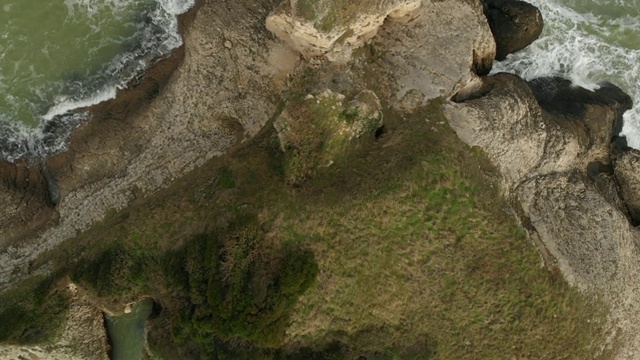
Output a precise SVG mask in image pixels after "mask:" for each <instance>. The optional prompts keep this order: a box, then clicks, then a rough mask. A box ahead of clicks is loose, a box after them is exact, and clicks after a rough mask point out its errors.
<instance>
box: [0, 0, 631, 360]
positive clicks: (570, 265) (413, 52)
mask: <svg viewBox="0 0 640 360" xmlns="http://www.w3.org/2000/svg"><path fill="white" fill-rule="evenodd" d="M376 4H377V5H375V6H368V5H370V2H366V1H349V2H347V1H328V0H321V1H308V0H297V1H295V0H291V1H284V2H282V3H281V2H279V1H276V0H260V1H255V0H252V1H237V0H236V1H217V2H214V1H201V2H200V4H199V5H198V6H197V13H196V12H195V10H194V12H192V13H191V14H190V15H188V17H187V18H186V19H185V23H189V24H190V25H189V26H188V27H186V28H185V31H184V35H185V46H184V48H182V49H181V50H179V51H178V52H176V53H175V54H174V55H173V57H172V58H170V59H168V60H167V61H165V62H163V63H162V64H164V65H160V67H156V70H155V71H157V73H156V72H154V70H152V71H151V72H150V74H148V75H147V77H146V79H145V80H144V81H143V82H142V83H141V84H137V85H135V86H132V89H131V90H130V91H129V92H127V93H125V94H122V95H121V96H119V97H118V99H116V100H115V101H114V102H110V103H107V104H102V105H99V106H97V107H95V108H94V109H93V112H94V119H93V120H92V121H91V122H89V123H88V124H86V125H85V126H84V127H82V128H81V129H79V130H78V131H77V133H76V134H75V135H74V138H73V140H72V143H71V144H70V150H69V151H68V152H66V153H64V154H60V155H58V156H55V157H53V158H51V159H48V161H47V165H48V169H49V172H50V175H51V176H52V177H53V178H55V179H56V181H57V183H58V185H59V189H60V194H61V199H60V202H59V204H58V205H57V206H56V207H55V208H54V207H52V206H50V205H48V204H47V197H46V192H45V190H46V188H47V184H46V181H45V180H44V177H43V176H42V173H41V172H42V170H40V169H39V168H38V167H31V168H29V167H27V164H24V163H19V164H2V165H1V166H0V173H1V174H2V175H3V180H4V181H3V183H2V184H1V185H0V186H2V191H0V201H1V202H2V204H3V205H2V207H0V225H1V226H2V229H3V231H2V233H1V234H0V245H2V251H1V252H0V264H1V268H0V289H6V288H8V287H10V286H12V285H14V284H16V283H17V282H19V281H20V280H22V279H24V278H25V277H28V276H30V275H33V274H35V273H42V272H46V271H48V270H49V268H48V267H47V262H46V261H39V262H37V263H36V262H35V260H36V259H38V257H39V256H42V255H43V254H46V252H47V251H50V250H53V249H55V248H56V247H58V246H59V245H60V244H62V243H63V242H64V241H65V240H67V239H69V238H72V237H74V236H75V235H76V234H78V233H80V232H83V231H86V230H87V229H89V228H91V226H93V225H94V224H95V223H97V222H99V221H101V220H102V219H104V218H105V216H106V215H107V214H108V212H110V211H118V210H122V209H124V208H126V207H127V206H129V205H131V204H133V203H135V202H136V201H137V200H138V199H140V198H143V197H147V196H150V195H152V194H153V193H154V192H157V191H159V190H161V189H163V188H166V187H167V186H169V185H170V184H171V183H172V182H173V181H174V180H175V179H177V178H179V177H181V176H183V175H184V174H185V173H187V172H189V171H190V170H192V169H195V168H197V167H199V166H201V165H202V164H204V163H205V162H206V161H207V160H209V159H211V158H213V157H216V156H220V155H222V154H224V153H225V152H227V151H229V149H232V148H233V146H235V145H237V144H241V143H242V142H243V141H245V140H246V139H249V138H251V137H253V136H254V135H256V134H257V133H258V132H259V131H260V129H261V128H263V127H264V126H265V125H266V124H268V123H269V120H270V119H271V118H275V117H276V115H280V118H279V120H277V121H276V122H275V126H276V127H277V128H278V130H279V131H280V132H281V134H280V135H281V140H282V141H283V144H284V143H287V144H291V143H292V140H291V139H290V138H287V134H286V129H288V128H290V127H291V126H295V125H296V124H295V123H296V119H295V118H294V117H293V116H288V117H287V114H288V112H287V111H285V112H284V114H280V111H279V110H278V104H279V103H280V102H281V101H283V99H285V100H286V96H283V95H282V94H283V90H285V89H287V87H288V86H289V85H290V84H289V83H288V82H287V79H288V74H289V73H290V72H292V71H294V69H295V67H296V65H297V64H298V63H299V62H300V61H301V60H300V58H299V55H301V56H302V57H303V58H306V59H307V60H302V61H304V64H305V65H310V66H316V67H318V68H322V69H331V71H333V72H334V73H337V72H340V71H343V72H344V73H343V74H342V75H341V78H340V79H336V78H334V79H336V81H335V83H334V84H333V85H330V84H324V85H326V86H320V85H321V84H322V83H332V81H328V80H326V79H316V82H317V83H319V84H317V87H316V88H315V89H314V90H318V89H320V88H327V87H328V88H331V87H332V86H333V87H336V89H335V91H336V93H337V91H338V90H340V91H342V90H345V91H343V92H345V93H347V92H352V93H354V94H353V95H354V96H355V95H357V94H358V93H360V94H362V93H363V91H365V92H366V91H367V90H366V89H363V88H366V84H367V81H371V80H372V79H371V78H369V79H367V81H364V80H362V79H359V80H358V79H357V76H352V74H351V75H350V74H348V73H347V72H346V70H345V69H346V68H344V67H340V66H343V65H344V64H345V63H347V62H350V61H351V62H355V64H353V63H352V64H351V65H353V66H356V67H358V66H359V67H361V68H365V67H367V66H369V65H368V64H371V63H373V64H374V65H371V66H372V68H373V69H375V72H373V73H369V75H370V76H375V81H376V82H377V83H378V84H379V86H378V88H379V90H378V91H377V93H376V94H374V96H375V97H376V106H379V105H377V102H378V99H377V98H378V97H380V98H381V100H382V102H384V103H387V104H390V105H391V107H393V108H394V110H395V111H398V112H399V113H400V114H401V115H402V114H410V113H412V112H414V111H416V109H419V108H420V107H422V106H423V105H425V104H427V103H428V102H429V100H432V99H434V98H444V99H445V100H446V105H444V112H445V114H446V116H447V119H448V121H449V123H450V126H451V127H452V128H453V129H454V130H455V131H456V132H457V134H458V136H459V137H460V139H462V140H463V141H464V142H465V143H467V144H468V145H469V146H471V147H479V148H480V149H482V150H483V151H484V152H485V153H486V154H487V155H488V156H489V157H490V158H491V160H492V161H493V162H494V163H495V165H496V166H497V167H498V168H499V170H500V173H501V175H502V178H501V183H502V188H503V193H504V195H505V197H507V198H508V199H509V200H510V202H511V204H512V207H513V209H514V213H515V214H516V215H517V216H518V217H519V219H520V221H521V222H522V224H523V226H524V227H525V228H526V229H527V231H528V233H529V235H530V237H531V239H532V240H533V241H534V242H535V243H536V244H537V245H538V247H539V249H540V252H541V253H542V255H543V257H544V258H545V261H546V263H547V265H548V266H549V267H550V268H551V269H557V270H558V271H559V272H560V273H562V275H563V276H564V277H565V278H566V279H567V280H568V281H569V282H570V283H571V284H573V285H575V286H578V287H579V288H580V289H583V290H585V291H588V292H592V293H594V294H599V295H602V296H603V297H604V299H605V300H606V301H607V303H608V304H610V306H611V308H612V316H611V326H612V328H615V329H619V332H618V335H619V338H620V339H622V344H623V349H622V350H621V352H620V353H619V354H618V358H620V359H626V358H629V359H632V358H637V357H638V356H640V355H638V354H636V355H634V353H633V351H634V349H637V348H640V335H639V334H640V321H635V320H634V319H635V318H636V317H637V315H636V314H637V313H639V310H640V308H639V307H640V305H639V304H640V298H639V297H640V291H638V290H639V288H640V281H639V280H638V279H640V277H639V276H638V275H639V274H638V272H640V252H638V249H637V244H638V243H639V241H640V234H639V233H638V231H637V230H636V228H635V227H634V226H633V225H634V224H637V222H638V220H639V218H638V217H639V216H640V215H639V213H640V205H639V204H640V200H639V195H638V193H637V190H638V188H639V187H640V186H639V185H638V184H639V182H638V179H637V178H636V176H635V171H634V169H635V165H636V164H637V163H638V162H640V161H639V160H638V159H639V155H638V153H637V152H635V151H631V150H629V149H623V150H620V149H619V147H618V148H615V149H614V150H615V151H612V146H611V141H612V139H613V138H614V137H615V136H616V135H617V133H616V131H617V129H618V130H619V127H620V126H619V124H620V121H621V116H622V113H623V112H624V111H625V110H626V109H628V108H629V106H630V103H631V100H630V99H629V97H628V96H626V95H625V94H624V93H623V92H622V91H620V90H619V89H618V88H616V87H615V86H612V85H608V84H606V85H603V86H602V87H601V88H600V89H599V90H598V91H596V92H595V93H591V92H588V91H586V90H583V89H576V88H573V87H571V86H570V84H569V83H568V82H567V81H566V80H563V79H556V78H549V79H539V80H536V81H532V82H530V83H527V82H525V81H524V80H522V79H520V78H518V77H516V76H513V75H508V74H498V75H494V76H485V75H487V74H488V73H489V71H490V69H491V66H492V62H493V60H494V59H495V58H496V57H498V58H501V57H503V56H505V54H506V53H508V52H511V51H515V50H517V49H518V48H521V47H522V46H524V45H526V44H527V43H529V42H530V41H533V39H535V37H536V36H537V35H536V34H539V30H540V28H541V26H542V21H541V18H540V16H539V13H538V12H537V11H535V10H532V9H531V8H530V7H527V6H523V7H520V8H519V9H520V10H521V11H519V12H516V13H517V14H518V16H519V17H516V16H510V17H509V16H507V17H508V18H509V19H511V20H513V23H512V24H510V25H509V26H506V28H508V29H510V30H509V31H512V32H516V33H517V34H521V36H518V37H515V39H516V40H517V42H518V43H517V44H515V45H513V44H511V43H510V42H509V39H510V37H509V36H502V35H504V33H501V32H500V31H502V30H500V29H504V28H505V26H501V25H497V24H498V20H495V19H503V18H504V16H502V15H501V14H503V15H504V14H512V15H513V14H514V13H512V12H510V11H511V10H509V8H508V6H509V5H508V4H507V5H504V3H502V2H487V3H482V2H480V1H479V0H450V1H446V2H444V1H435V0H434V1H427V0H424V1H418V0H388V1H379V2H376ZM505 6H507V8H506V9H505ZM274 9H275V10H274ZM522 9H524V10H522ZM485 14H486V15H485ZM487 16H489V17H490V19H493V20H491V21H488V20H487ZM492 16H493V17H492ZM522 19H529V20H522ZM531 19H533V20H531ZM503 20H504V19H503ZM528 21H533V23H534V24H533V25H531V23H530V22H528ZM265 24H266V26H265ZM490 25H491V26H490ZM523 26H524V27H527V26H530V27H531V28H527V29H525V30H526V31H525V30H523ZM267 29H268V30H270V31H271V32H269V31H268V30H267ZM491 30H493V31H494V32H493V33H492V32H491ZM522 34H524V35H522ZM274 35H275V36H274ZM507 35H509V34H507ZM511 35H512V34H511ZM523 37H525V38H526V40H522V39H523ZM505 39H506V40H505ZM496 42H497V43H498V46H496ZM366 44H373V45H372V47H371V49H367V48H366ZM363 46H364V47H365V48H364V49H363ZM372 49H374V50H375V52H374V53H369V54H368V57H366V58H367V59H366V60H362V59H361V58H357V53H358V51H363V52H366V51H373V50H372ZM354 59H355V60H354ZM358 59H360V60H358ZM367 61H368V62H367ZM162 66H166V67H167V68H162ZM174 68H175V69H176V70H175V72H173V69H174ZM327 71H329V70H327ZM363 72H364V73H366V71H364V70H363ZM167 74H172V75H171V76H170V77H169V76H168V75H167ZM344 79H348V81H347V80H344ZM343 80H344V82H345V84H342V83H341V81H343ZM341 86H342V87H343V89H338V87H341ZM332 91H333V90H332ZM127 94H128V95H127ZM327 94H333V93H332V92H327ZM316 95H317V94H316ZM316 95H312V96H316ZM334 95H335V94H334ZM334 95H331V96H334ZM327 96H328V95H327ZM335 96H337V95H335ZM313 99H315V98H314V97H312V98H309V99H307V100H310V101H311V100H313ZM149 100H152V101H150V102H149V103H147V102H148V101H149ZM316 100H317V99H316ZM449 100H451V101H449ZM318 101H319V100H318ZM287 109H291V108H290V107H289V108H285V110H287ZM292 119H293V120H292ZM298 120H299V119H298ZM375 125H376V126H379V122H377V121H376V122H375ZM283 139H284V140H283ZM285 145H286V144H285ZM285 145H283V146H285ZM294 145H295V144H294ZM330 155H331V156H333V154H330ZM327 159H329V157H327ZM34 264H38V266H36V265H34ZM41 264H45V265H44V266H40V265H41Z"/></svg>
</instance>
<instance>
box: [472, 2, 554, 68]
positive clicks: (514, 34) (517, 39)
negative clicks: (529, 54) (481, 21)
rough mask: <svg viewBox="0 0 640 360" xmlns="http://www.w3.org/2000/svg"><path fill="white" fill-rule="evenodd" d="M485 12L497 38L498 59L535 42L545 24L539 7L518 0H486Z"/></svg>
mask: <svg viewBox="0 0 640 360" xmlns="http://www.w3.org/2000/svg"><path fill="white" fill-rule="evenodd" d="M484 3H485V14H486V16H487V19H488V20H489V26H490V27H491V31H492V32H493V36H494V38H495V39H496V60H504V59H505V58H506V57H507V55H509V54H511V53H514V52H516V51H519V50H522V49H524V48H525V47H527V46H529V44H531V43H532V42H534V41H535V40H536V39H537V38H538V37H539V36H540V34H541V33H542V28H543V26H544V24H543V20H542V14H541V13H540V10H538V8H537V7H535V6H533V5H531V4H529V3H526V2H524V1H518V0H484Z"/></svg>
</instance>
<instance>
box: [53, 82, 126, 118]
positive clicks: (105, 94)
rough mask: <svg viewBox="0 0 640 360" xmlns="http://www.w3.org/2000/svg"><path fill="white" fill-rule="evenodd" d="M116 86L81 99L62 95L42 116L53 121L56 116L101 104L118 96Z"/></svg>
mask: <svg viewBox="0 0 640 360" xmlns="http://www.w3.org/2000/svg"><path fill="white" fill-rule="evenodd" d="M117 90H118V89H117V88H116V87H110V88H106V89H103V90H101V91H99V92H97V93H95V94H93V95H91V96H89V97H86V98H82V99H80V100H73V99H68V98H66V97H60V98H58V99H56V105H54V106H53V107H51V108H50V109H49V111H48V112H47V113H46V114H45V115H44V116H43V117H42V118H43V119H44V120H45V121H51V120H53V118H55V117H56V116H60V115H64V114H66V113H68V112H70V111H72V110H75V109H79V108H84V107H87V106H91V105H95V104H99V103H101V102H103V101H107V100H110V99H113V98H115V97H116V93H117Z"/></svg>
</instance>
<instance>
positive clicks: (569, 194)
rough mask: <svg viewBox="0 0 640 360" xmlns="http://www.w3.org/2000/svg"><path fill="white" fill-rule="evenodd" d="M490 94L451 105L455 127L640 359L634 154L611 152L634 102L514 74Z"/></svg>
mask: <svg viewBox="0 0 640 360" xmlns="http://www.w3.org/2000/svg"><path fill="white" fill-rule="evenodd" d="M483 89H484V91H485V93H483V94H481V95H479V96H478V97H475V98H474V97H470V98H469V99H468V100H466V101H464V102H462V103H458V104H454V103H452V104H449V105H447V106H446V107H445V109H444V110H445V113H446V115H447V117H448V119H449V121H450V124H451V126H452V127H453V128H454V129H455V130H456V132H457V133H458V135H459V136H460V138H461V139H462V140H463V141H465V142H466V143H467V144H469V145H470V146H478V147H480V148H482V149H483V150H484V151H485V152H486V153H487V155H488V156H489V157H490V158H491V159H492V161H493V162H494V163H495V164H496V165H497V166H498V167H499V169H500V172H501V173H502V175H503V190H504V192H505V194H506V195H507V196H508V198H509V199H510V200H511V203H512V204H513V206H514V209H515V210H516V213H517V214H518V217H519V218H520V220H521V221H522V224H523V226H524V227H525V228H526V229H527V230H528V233H529V235H530V237H531V239H532V240H533V241H534V242H535V243H536V244H537V245H538V248H539V249H540V252H541V254H542V255H543V257H544V258H545V260H546V263H547V265H548V266H549V267H550V268H552V269H555V270H557V271H559V272H560V273H561V274H562V275H563V276H564V277H565V278H566V279H567V281H568V282H569V283H570V284H572V285H575V286H578V287H579V288H580V289H583V290H585V291H589V292H593V293H596V294H600V295H602V296H603V298H604V300H605V301H607V303H608V304H610V306H611V322H610V325H611V326H612V327H613V328H616V329H617V330H619V332H618V334H617V335H618V336H619V339H622V340H621V341H622V343H623V344H624V346H623V349H622V350H621V351H620V352H619V354H618V358H620V359H633V358H635V355H634V353H633V349H637V347H638V345H639V344H640V336H638V334H639V333H640V332H639V331H640V326H639V325H638V324H637V322H633V321H629V320H628V319H631V318H633V317H634V316H636V315H635V314H637V313H638V311H640V305H639V304H640V293H639V291H640V253H639V252H638V244H640V231H638V229H636V228H634V226H633V224H632V222H630V218H629V217H628V214H629V212H628V211H627V209H629V210H632V209H634V210H635V208H634V204H635V202H634V201H635V199H636V197H634V196H637V195H634V193H635V191H636V190H635V189H636V188H635V186H636V185H635V184H637V182H636V181H635V180H634V178H635V175H630V173H632V172H633V170H632V169H633V167H634V166H636V165H634V163H635V160H634V155H635V152H629V154H630V155H626V153H623V154H622V155H621V156H619V157H618V158H616V157H614V156H612V154H611V153H610V148H611V146H610V143H611V141H612V139H614V138H615V135H616V134H617V131H618V130H617V129H618V128H619V124H620V121H621V119H622V114H623V113H624V111H626V110H627V109H629V108H630V106H631V99H630V98H629V97H628V96H627V95H626V94H624V93H623V92H622V91H621V90H620V89H618V88H617V87H615V86H613V85H607V84H605V85H603V86H601V87H600V89H599V90H597V91H595V92H589V91H587V90H584V89H580V88H573V87H571V86H570V84H569V82H568V81H566V80H562V79H557V78H547V79H539V80H536V81H533V82H531V83H526V82H525V81H524V80H522V79H520V78H519V77H517V76H515V75H508V74H498V75H496V76H492V77H489V78H486V79H485V80H484V87H483ZM636 169H637V168H636ZM612 170H613V171H612ZM614 173H615V176H614ZM621 192H622V195H623V196H620V193H621ZM623 200H624V201H623ZM631 214H632V218H633V217H634V216H635V215H633V212H631Z"/></svg>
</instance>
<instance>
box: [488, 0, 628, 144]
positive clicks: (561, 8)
mask: <svg viewBox="0 0 640 360" xmlns="http://www.w3.org/2000/svg"><path fill="white" fill-rule="evenodd" d="M527 2H529V3H531V4H533V5H535V6H537V7H538V8H539V9H540V11H541V12H542V16H543V18H544V22H545V24H544V30H543V32H542V35H541V36H540V38H539V39H538V40H536V41H535V42H534V43H533V44H531V45H530V46H529V47H528V48H526V49H524V50H522V51H520V52H517V53H515V54H511V55H509V56H508V57H507V59H506V60H505V61H502V62H500V63H498V64H496V66H495V67H494V72H498V71H507V72H513V73H517V74H519V75H521V76H522V77H524V78H525V79H527V80H530V79H533V78H536V77H541V76H564V77H567V78H569V79H571V81H572V82H573V83H574V84H575V85H578V86H582V87H585V88H587V89H590V90H595V89H597V88H598V84H599V83H601V82H603V81H609V82H611V83H613V84H615V85H617V86H619V87H620V88H622V89H623V90H624V91H625V92H627V93H628V94H629V95H630V96H631V97H632V98H633V101H634V107H633V109H632V110H630V111H627V112H626V113H625V115H624V127H623V129H622V135H625V136H626V137H627V142H628V144H629V145H630V146H631V147H634V148H637V149H640V0H527Z"/></svg>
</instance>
